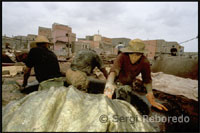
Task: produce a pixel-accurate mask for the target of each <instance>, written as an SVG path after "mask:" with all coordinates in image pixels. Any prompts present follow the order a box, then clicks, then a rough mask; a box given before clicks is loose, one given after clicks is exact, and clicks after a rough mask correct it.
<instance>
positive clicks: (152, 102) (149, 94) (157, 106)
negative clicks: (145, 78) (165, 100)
mask: <svg viewBox="0 0 200 133" xmlns="http://www.w3.org/2000/svg"><path fill="white" fill-rule="evenodd" d="M146 98H147V99H148V101H149V102H150V104H151V105H152V106H153V107H155V108H157V109H159V110H165V111H168V109H167V108H166V107H165V106H164V105H162V104H160V103H157V102H156V101H155V97H154V95H153V93H152V92H150V93H148V94H147V95H146Z"/></svg>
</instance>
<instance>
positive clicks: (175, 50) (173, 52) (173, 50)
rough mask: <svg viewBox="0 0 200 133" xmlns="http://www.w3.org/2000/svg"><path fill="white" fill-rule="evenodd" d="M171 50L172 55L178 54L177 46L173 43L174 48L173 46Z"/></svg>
mask: <svg viewBox="0 0 200 133" xmlns="http://www.w3.org/2000/svg"><path fill="white" fill-rule="evenodd" d="M170 52H171V55H172V56H176V53H177V48H175V47H174V45H173V46H172V48H171V50H170Z"/></svg>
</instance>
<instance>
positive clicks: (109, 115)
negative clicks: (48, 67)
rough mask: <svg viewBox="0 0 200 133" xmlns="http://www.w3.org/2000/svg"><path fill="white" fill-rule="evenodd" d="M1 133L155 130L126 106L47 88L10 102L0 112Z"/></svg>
mask: <svg viewBox="0 0 200 133" xmlns="http://www.w3.org/2000/svg"><path fill="white" fill-rule="evenodd" d="M2 114H3V115H2V116H3V121H2V124H3V125H2V127H3V131H18V132H29V131H32V132H33V131H40V132H45V131H49V132H57V131H60V132H69V131H78V132H79V131H93V132H105V131H113V132H117V131H121V132H135V131H137V132H140V131H146V132H147V131H155V129H153V127H151V126H150V125H149V123H147V122H144V119H143V118H142V116H141V115H140V114H139V113H138V111H137V110H136V109H135V108H134V107H133V106H132V105H131V104H129V103H127V102H126V101H122V100H117V99H115V100H111V99H108V98H107V97H105V96H104V95H103V94H88V93H84V92H81V91H79V90H78V89H76V88H74V87H73V86H69V87H68V88H67V87H64V86H61V87H57V88H55V87H51V88H50V89H45V90H41V91H37V92H33V93H31V94H29V95H27V96H26V97H24V98H22V99H20V100H17V101H12V102H10V103H9V104H8V105H7V106H5V107H4V108H3V112H2Z"/></svg>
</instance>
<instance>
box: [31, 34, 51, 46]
mask: <svg viewBox="0 0 200 133" xmlns="http://www.w3.org/2000/svg"><path fill="white" fill-rule="evenodd" d="M42 43H48V44H49V45H53V43H51V42H49V40H48V39H47V38H46V37H45V36H41V35H38V36H37V37H36V38H35V41H34V42H31V44H30V45H31V47H35V46H36V44H42Z"/></svg>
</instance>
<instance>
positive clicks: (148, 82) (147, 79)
mask: <svg viewBox="0 0 200 133" xmlns="http://www.w3.org/2000/svg"><path fill="white" fill-rule="evenodd" d="M141 73H142V79H143V83H144V87H145V88H146V90H147V95H146V98H147V100H148V101H149V103H150V104H151V105H152V106H154V107H156V108H157V109H159V110H165V111H168V109H167V108H166V107H165V106H163V105H162V104H160V103H158V102H156V101H155V97H154V95H153V91H152V78H151V69H150V63H149V61H148V60H145V61H144V64H143V69H142V72H141Z"/></svg>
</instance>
